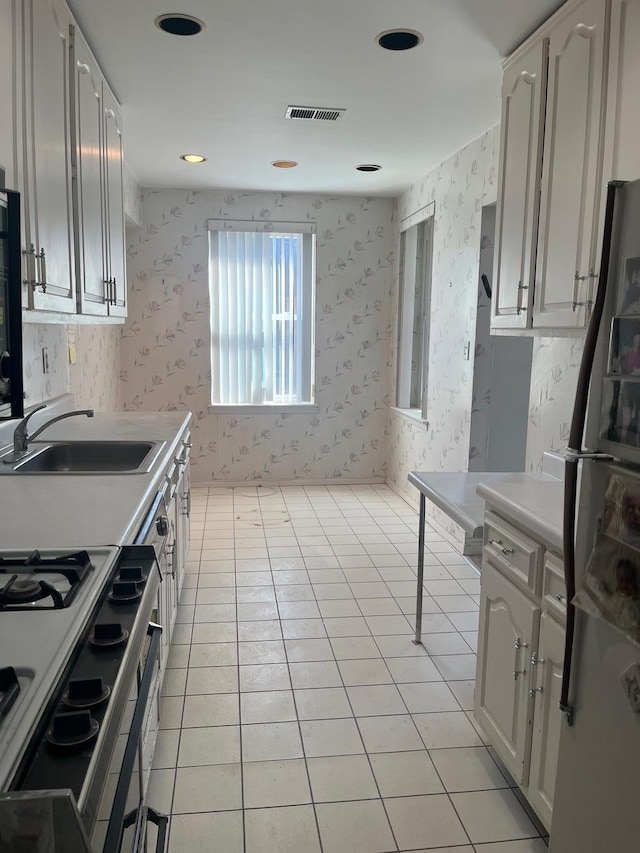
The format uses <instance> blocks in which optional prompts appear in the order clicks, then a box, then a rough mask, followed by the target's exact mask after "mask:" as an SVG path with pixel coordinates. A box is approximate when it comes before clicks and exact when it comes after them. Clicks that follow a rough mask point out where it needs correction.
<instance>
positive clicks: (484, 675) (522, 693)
mask: <svg viewBox="0 0 640 853" xmlns="http://www.w3.org/2000/svg"><path fill="white" fill-rule="evenodd" d="M538 618H539V608H537V607H536V606H535V604H533V603H532V602H531V601H529V599H528V598H527V596H526V595H525V594H524V593H523V592H520V590H519V589H518V588H517V587H516V586H515V585H514V584H513V583H511V581H510V580H507V578H506V577H505V576H504V575H502V574H501V573H500V572H499V571H498V570H497V569H495V568H494V567H493V566H492V565H491V563H489V562H485V564H484V565H483V567H482V588H481V599H480V630H479V633H478V665H477V675H476V699H475V704H476V718H477V719H478V722H479V723H480V724H481V726H482V728H483V729H484V730H485V732H486V733H487V734H488V735H489V737H490V739H491V743H492V744H493V745H494V747H495V749H496V752H497V753H498V755H499V756H500V758H501V759H502V761H503V762H504V763H505V765H506V767H507V769H508V770H509V772H510V773H511V775H512V776H513V778H514V779H515V780H516V782H519V783H522V782H524V781H526V778H527V774H528V771H529V754H530V744H531V713H530V711H531V705H532V703H531V697H530V696H529V671H530V667H529V659H528V657H527V655H528V654H529V655H530V649H532V648H533V647H534V645H535V643H536V641H537V633H538Z"/></svg>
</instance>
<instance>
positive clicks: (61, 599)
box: [0, 550, 91, 612]
mask: <svg viewBox="0 0 640 853" xmlns="http://www.w3.org/2000/svg"><path fill="white" fill-rule="evenodd" d="M90 569H91V558H90V557H89V554H88V553H87V552H86V551H75V552H73V553H69V554H63V555H61V556H59V557H47V556H45V557H43V556H42V555H41V553H40V551H38V550H36V551H32V552H31V553H30V554H29V555H28V556H27V557H24V558H22V557H0V584H1V585H0V611H3V610H4V611H15V610H25V611H32V612H33V611H34V610H59V609H62V608H65V607H69V605H70V604H71V602H72V601H73V599H74V597H75V595H76V593H77V591H78V589H79V588H80V585H81V584H82V582H83V580H84V578H85V577H86V575H87V573H88V572H89V570H90ZM52 574H57V575H61V576H62V577H64V578H66V580H67V581H68V583H69V589H68V590H67V591H66V592H65V593H61V592H60V591H59V590H57V589H56V588H55V586H52V584H51V583H50V582H48V581H47V580H45V579H43V578H39V577H38V576H39V575H52ZM3 576H4V577H6V578H7V580H6V582H4V583H3V579H4V578H3Z"/></svg>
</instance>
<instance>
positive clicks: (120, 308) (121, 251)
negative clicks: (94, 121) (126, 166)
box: [102, 84, 127, 317]
mask: <svg viewBox="0 0 640 853" xmlns="http://www.w3.org/2000/svg"><path fill="white" fill-rule="evenodd" d="M102 103H103V110H104V175H105V190H106V210H107V231H106V233H107V240H106V249H107V255H106V257H107V273H108V274H107V280H108V282H109V285H108V296H107V301H108V304H109V314H110V316H112V317H126V316H127V282H126V271H125V247H126V243H125V233H124V176H123V172H122V170H123V149H122V115H121V111H120V107H119V106H118V102H117V101H116V99H115V98H114V97H113V95H112V93H111V91H110V90H109V87H108V86H107V85H106V84H103V87H102Z"/></svg>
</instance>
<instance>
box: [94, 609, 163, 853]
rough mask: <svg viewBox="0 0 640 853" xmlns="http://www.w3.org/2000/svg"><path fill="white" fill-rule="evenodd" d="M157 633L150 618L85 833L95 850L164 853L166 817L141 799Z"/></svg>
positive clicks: (154, 710) (151, 724)
mask: <svg viewBox="0 0 640 853" xmlns="http://www.w3.org/2000/svg"><path fill="white" fill-rule="evenodd" d="M161 637H162V628H161V626H160V625H158V624H156V623H154V622H151V623H150V624H149V628H148V631H147V636H146V638H145V642H144V645H143V648H142V650H141V654H140V660H139V663H138V666H137V667H136V673H135V680H134V683H133V684H132V686H131V691H130V693H129V698H128V701H127V708H126V711H125V714H124V717H123V719H122V724H121V727H120V731H119V732H118V736H117V741H116V748H115V750H114V753H113V756H112V761H111V764H110V766H109V769H108V773H107V776H106V781H105V786H104V790H103V795H102V799H101V802H100V806H99V809H98V820H97V821H96V823H95V826H94V830H93V834H92V837H91V847H92V850H93V851H95V853H140V851H153V853H164V850H165V846H166V831H167V822H168V818H167V817H166V816H165V815H162V814H160V813H159V812H157V811H155V809H153V808H152V806H151V805H150V804H148V803H147V801H146V790H147V783H148V780H149V773H150V771H151V757H152V755H153V747H154V744H155V738H156V733H157V730H158V721H159V716H158V679H159V673H160V650H161V646H162V641H161ZM150 825H151V826H155V829H154V830H153V832H149V827H150ZM152 835H153V836H154V837H153V838H152V837H151V836H152Z"/></svg>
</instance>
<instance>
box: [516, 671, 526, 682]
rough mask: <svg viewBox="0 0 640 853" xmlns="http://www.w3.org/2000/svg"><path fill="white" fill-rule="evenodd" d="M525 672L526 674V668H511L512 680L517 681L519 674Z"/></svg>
mask: <svg viewBox="0 0 640 853" xmlns="http://www.w3.org/2000/svg"><path fill="white" fill-rule="evenodd" d="M526 674H527V670H526V669H514V670H513V680H514V681H517V680H518V676H519V675H526Z"/></svg>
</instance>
